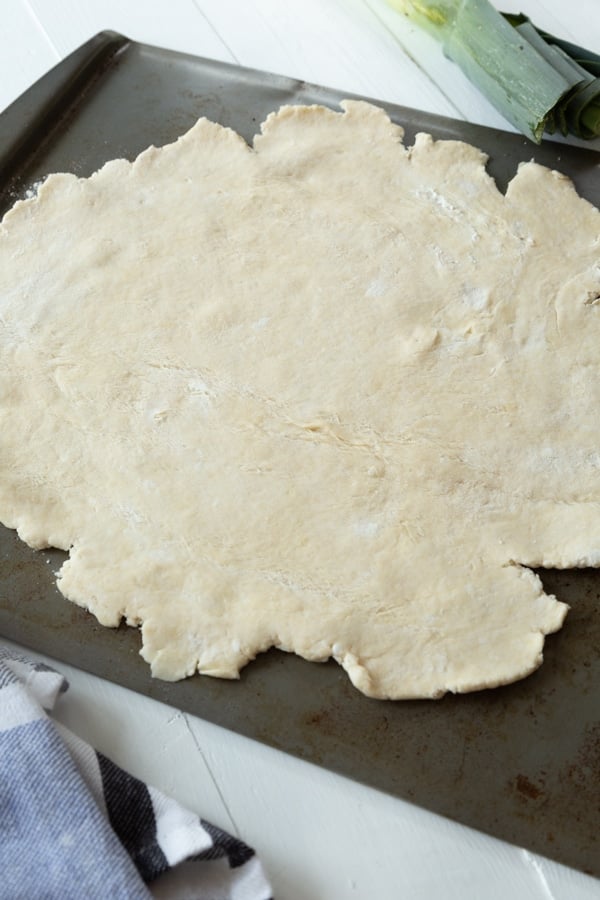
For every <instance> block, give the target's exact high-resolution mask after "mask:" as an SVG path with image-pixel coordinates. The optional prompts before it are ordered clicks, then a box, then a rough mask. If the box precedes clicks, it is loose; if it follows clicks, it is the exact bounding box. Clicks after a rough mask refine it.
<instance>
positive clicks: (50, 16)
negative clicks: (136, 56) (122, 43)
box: [28, 0, 235, 62]
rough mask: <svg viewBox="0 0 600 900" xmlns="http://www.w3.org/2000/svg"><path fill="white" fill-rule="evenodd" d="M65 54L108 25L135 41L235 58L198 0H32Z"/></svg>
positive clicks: (40, 20)
mask: <svg viewBox="0 0 600 900" xmlns="http://www.w3.org/2000/svg"><path fill="white" fill-rule="evenodd" d="M28 3H29V5H30V7H31V10H32V13H33V14H34V15H35V17H36V19H37V21H38V23H39V27H40V28H41V29H43V31H44V32H45V33H46V34H47V35H48V38H49V39H50V40H51V41H52V43H53V44H54V45H55V46H56V48H57V50H58V52H59V53H60V54H61V56H66V55H67V54H68V53H70V52H71V51H72V50H74V49H75V48H76V47H78V46H79V45H80V44H83V43H84V41H86V40H88V39H89V38H90V37H92V36H93V35H94V34H96V33H97V32H99V31H104V30H106V29H108V30H112V31H118V32H121V33H122V34H124V35H126V36H127V37H130V38H132V40H136V41H140V42H142V43H146V44H154V45H156V46H159V47H166V48H168V49H169V50H178V51H180V52H182V53H193V54H195V55H197V56H207V57H211V58H212V59H220V60H225V61H227V62H235V59H234V57H233V55H232V54H231V53H230V51H229V49H228V48H227V45H226V43H225V42H224V41H223V40H222V39H221V38H220V37H219V36H218V35H217V33H216V32H215V30H214V28H213V27H212V26H211V24H210V22H209V21H207V19H206V18H205V17H204V16H203V15H202V13H201V11H200V10H199V9H198V7H197V5H196V4H195V3H194V0H153V2H147V0H102V2H99V0H61V2H57V0H28Z"/></svg>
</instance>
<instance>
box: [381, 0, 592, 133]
mask: <svg viewBox="0 0 600 900" xmlns="http://www.w3.org/2000/svg"><path fill="white" fill-rule="evenodd" d="M389 3H390V4H391V5H392V6H394V7H395V8H396V9H398V10H399V11H400V12H403V13H404V14H405V15H407V16H408V17H409V18H410V19H411V21H413V22H415V23H416V24H418V25H419V26H421V27H422V28H424V29H425V30H426V31H428V32H429V33H430V34H431V35H433V36H434V37H435V38H437V39H438V40H439V41H440V42H441V44H442V46H443V49H444V53H445V54H446V56H448V57H449V58H450V59H452V60H453V61H454V62H455V63H457V64H458V65H459V66H460V68H461V69H462V70H463V72H464V73H465V75H466V76H467V77H468V78H469V80H470V81H472V82H473V84H475V86H476V87H477V88H479V90H480V91H481V92H482V93H483V94H484V95H485V96H486V97H487V98H488V100H489V101H490V102H491V103H492V104H493V105H494V106H495V107H496V108H497V109H498V111H499V112H500V113H501V114H502V115H503V116H504V117H505V118H506V119H508V121H509V122H511V123H512V124H513V125H514V126H515V128H517V130H518V131H520V132H522V133H523V134H525V135H526V136H527V137H529V138H530V139H531V140H532V141H535V143H537V144H539V143H540V141H541V140H542V135H543V133H544V132H545V131H546V132H549V133H553V132H554V131H556V130H559V131H561V132H562V133H563V134H564V135H567V134H569V133H571V134H573V135H575V136H577V137H580V138H586V139H591V138H595V137H598V136H600V56H598V55H597V54H595V53H591V52H590V51H587V50H584V49H583V48H581V47H577V46H575V45H574V44H570V43H568V42H566V41H561V40H559V39H558V38H555V37H553V36H552V35H549V34H547V33H546V32H543V31H539V30H538V29H537V28H536V27H535V26H534V25H533V24H532V22H531V21H530V20H529V19H528V18H527V17H526V16H523V15H511V14H508V13H507V14H503V13H500V12H498V10H496V9H495V8H494V7H493V6H492V5H491V3H489V2H488V0H389Z"/></svg>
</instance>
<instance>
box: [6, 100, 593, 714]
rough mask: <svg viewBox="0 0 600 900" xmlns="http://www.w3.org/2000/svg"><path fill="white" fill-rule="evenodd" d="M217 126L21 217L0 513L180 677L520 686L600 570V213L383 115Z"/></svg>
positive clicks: (380, 691)
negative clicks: (326, 670)
mask: <svg viewBox="0 0 600 900" xmlns="http://www.w3.org/2000/svg"><path fill="white" fill-rule="evenodd" d="M343 107H344V112H341V113H340V112H333V111H330V110H327V109H324V108H320V107H284V108H283V109H281V110H280V111H279V112H278V113H276V114H273V115H271V116H269V118H268V119H267V121H266V123H265V125H264V126H263V129H262V134H261V135H260V136H258V137H257V138H256V139H255V142H254V147H253V148H249V147H248V146H247V145H246V144H245V143H244V141H243V140H242V139H241V138H240V137H239V136H238V135H236V134H235V133H234V132H232V131H230V130H228V129H225V128H222V127H220V126H219V125H216V124H214V123H211V122H209V121H207V120H200V121H199V122H198V123H197V124H196V125H195V126H194V127H193V128H192V129H191V131H190V132H188V133H187V134H186V135H184V136H183V137H182V138H180V139H179V140H178V141H177V142H176V143H175V144H172V145H170V146H167V147H164V148H163V149H160V150H157V149H155V148H150V149H149V150H147V151H146V152H144V153H142V155H141V156H140V157H138V159H137V160H136V161H135V162H134V163H133V164H130V163H128V162H125V161H123V160H119V161H114V162H110V163H108V164H107V165H106V166H104V168H103V169H101V170H100V171H99V172H97V173H96V174H95V175H93V176H92V177H91V178H88V179H80V178H76V177H74V176H72V175H52V176H50V177H49V178H48V179H47V180H46V181H45V183H44V184H43V186H42V187H41V189H40V191H39V195H38V197H37V198H35V199H31V200H27V201H25V202H19V203H17V204H16V206H15V207H14V208H13V209H12V210H11V211H10V212H9V213H8V214H7V215H6V217H5V218H4V221H3V223H2V225H1V230H0V347H1V350H0V353H1V368H0V448H1V449H0V452H1V478H0V517H1V519H2V521H3V522H4V523H5V524H6V525H8V526H9V527H11V528H16V529H17V530H18V532H19V535H20V536H21V538H22V539H23V540H24V541H26V542H27V543H28V544H30V545H31V546H33V547H45V546H50V545H51V546H55V547H60V548H63V549H65V550H69V554H70V556H69V560H68V561H67V562H66V563H65V565H64V566H63V567H62V569H61V571H60V573H59V577H58V584H59V587H60V589H61V591H62V592H63V594H64V595H65V596H66V597H68V598H69V599H70V600H72V601H74V602H75V603H78V604H80V605H82V606H85V607H87V608H88V609H90V610H91V611H92V612H93V613H94V615H95V616H96V617H97V618H98V620H99V621H100V622H101V623H103V624H104V625H109V626H116V625H117V624H118V623H119V621H120V620H121V618H122V617H125V618H126V620H127V622H128V623H130V624H131V625H137V624H141V630H142V636H143V650H142V654H143V656H144V658H145V659H146V660H147V661H148V662H149V663H150V664H151V666H152V672H153V674H154V675H155V676H158V677H159V678H164V679H179V678H183V677H185V676H187V675H190V674H192V673H193V672H195V671H196V670H198V671H200V672H202V673H205V674H208V675H214V676H220V677H225V678H235V677H236V676H237V675H238V672H239V670H240V668H241V667H242V666H244V665H245V664H246V663H247V662H248V660H250V659H252V658H253V657H254V656H255V655H256V654H257V653H259V652H261V651H264V650H266V649H267V648H269V647H271V646H273V645H275V646H277V647H280V648H283V649H285V650H288V651H293V652H295V653H297V654H300V655H301V656H303V657H305V658H307V659H311V660H325V659H327V658H328V657H331V656H333V657H334V658H335V659H336V660H338V662H339V663H340V664H341V665H342V666H343V667H344V668H345V669H346V671H347V672H348V675H349V676H350V678H351V679H352V682H353V683H354V684H355V685H356V687H357V688H358V689H359V690H361V691H363V692H364V693H365V694H368V695H370V696H374V697H389V698H407V697H438V696H440V695H441V694H443V693H444V692H445V691H470V690H475V689H478V688H484V687H493V686H495V685H499V684H503V683H506V682H510V681H514V680H515V679H518V678H521V677H523V676H524V675H526V674H528V673H529V672H531V671H532V670H533V669H535V668H536V667H537V666H538V665H539V664H540V662H541V659H542V646H543V643H544V636H545V635H546V634H547V633H549V632H552V631H555V630H556V629H558V628H559V627H560V625H561V623H562V621H563V619H564V616H565V613H566V606H565V605H564V604H562V603H559V602H558V601H557V600H556V599H555V598H554V597H552V596H547V595H546V594H544V591H543V588H542V585H541V582H540V581H539V579H538V578H537V577H536V576H535V575H534V574H533V573H532V572H531V571H530V569H529V568H527V567H532V566H552V567H569V566H583V565H589V566H598V565H600V477H599V476H600V418H599V416H598V410H599V409H600V377H599V375H600V371H599V363H600V349H599V348H600V318H599V317H600V302H599V300H598V298H599V290H600V268H599V259H600V221H599V219H600V216H599V214H598V211H597V210H596V209H594V208H593V207H592V206H591V205H590V204H588V203H587V202H585V201H584V200H582V199H581V198H579V197H578V196H577V194H576V193H575V190H574V188H573V186H572V185H571V183H570V182H569V181H568V180H567V179H566V178H564V177H563V176H561V175H559V174H557V173H556V172H552V171H549V170H547V169H544V168H541V167H540V166H538V165H536V164H533V163H528V164H526V165H523V166H522V167H521V168H520V169H519V171H518V173H517V174H516V176H515V177H514V179H513V180H512V182H511V183H510V185H509V187H508V190H507V193H506V196H503V195H502V194H501V193H500V192H499V191H498V190H497V188H496V186H495V184H494V182H493V180H492V179H491V178H490V177H489V176H488V175H487V174H486V171H485V157H484V155H483V154H482V153H481V152H480V151H478V150H476V149H474V148H473V147H470V146H467V145H465V144H462V143H457V142H452V141H449V142H443V141H442V142H434V141H433V140H432V139H431V138H430V137H428V136H427V135H419V136H418V138H417V140H416V143H415V145H414V147H412V148H410V149H406V148H405V147H404V146H403V144H402V130H401V128H399V127H398V126H396V125H394V124H392V123H391V122H390V121H389V119H388V118H387V116H386V115H385V114H384V112H382V111H381V110H379V109H377V108H375V107H373V106H370V105H368V104H365V103H361V102H354V101H353V102H346V103H344V104H343Z"/></svg>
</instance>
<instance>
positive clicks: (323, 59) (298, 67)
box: [196, 0, 457, 115]
mask: <svg viewBox="0 0 600 900" xmlns="http://www.w3.org/2000/svg"><path fill="white" fill-rule="evenodd" d="M196 4H197V6H198V7H199V8H200V9H202V11H203V13H204V14H205V15H206V17H207V19H209V20H210V21H211V22H212V23H213V25H214V27H215V29H216V30H217V31H218V32H219V34H220V35H222V36H223V38H224V40H226V42H227V44H228V46H229V47H231V49H232V51H233V52H234V54H235V56H236V58H237V59H238V60H239V61H240V63H241V64H242V65H246V66H252V67H255V68H258V69H266V70H268V71H272V72H277V73H280V74H285V75H292V76H294V77H296V78H301V79H304V80H306V81H312V82H316V83H317V84H322V85H325V86H328V87H334V88H338V89H340V90H345V91H348V92H349V93H356V94H361V95H363V96H367V97H373V98H376V99H381V100H388V101H391V102H394V103H400V104H404V105H406V106H414V107H418V108H421V109H426V110H430V111H434V112H438V113H442V114H445V115H457V111H456V108H455V106H454V104H453V103H452V102H451V101H450V100H448V99H447V98H446V97H444V95H443V93H442V91H440V89H439V88H438V87H436V86H435V85H434V84H433V82H432V81H431V79H430V78H429V77H428V76H427V75H426V74H424V72H423V71H421V70H419V69H418V68H417V67H416V66H415V65H414V63H413V62H412V61H411V60H410V59H408V58H407V56H406V55H405V54H404V53H403V52H401V51H400V50H399V48H398V45H397V42H396V41H395V40H394V38H393V37H392V35H390V33H389V31H388V30H387V29H386V28H385V27H384V26H383V25H382V24H381V23H380V22H379V21H378V19H377V17H376V16H375V15H373V13H372V11H371V10H370V9H369V8H368V6H367V5H366V3H364V2H363V0H303V2H302V3H300V2H289V3H281V2H280V0H247V2H244V3H239V2H237V0H196Z"/></svg>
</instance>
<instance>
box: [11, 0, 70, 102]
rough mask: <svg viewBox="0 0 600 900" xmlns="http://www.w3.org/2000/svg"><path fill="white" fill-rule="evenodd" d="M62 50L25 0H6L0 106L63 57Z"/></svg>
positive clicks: (20, 92) (15, 96)
mask: <svg viewBox="0 0 600 900" xmlns="http://www.w3.org/2000/svg"><path fill="white" fill-rule="evenodd" d="M59 58H60V56H59V53H58V52H57V50H56V49H55V48H54V47H53V45H52V44H51V43H50V41H49V40H48V37H47V35H46V34H45V32H44V31H43V29H40V28H39V26H38V24H37V22H36V20H35V17H33V16H32V15H31V14H30V11H29V10H28V8H27V6H26V5H25V4H24V3H23V2H21V0H3V3H2V28H1V29H0V60H1V64H0V65H1V68H0V73H1V77H0V110H2V109H4V108H5V107H6V106H8V105H9V104H10V103H12V102H13V100H16V98H17V97H18V96H19V95H20V94H22V93H23V91H25V90H26V89H27V88H28V87H30V85H32V84H33V82H34V81H36V80H37V79H38V78H40V77H41V76H42V75H43V74H44V72H47V71H48V69H51V68H52V66H54V65H55V64H56V63H57V62H58V61H59Z"/></svg>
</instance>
